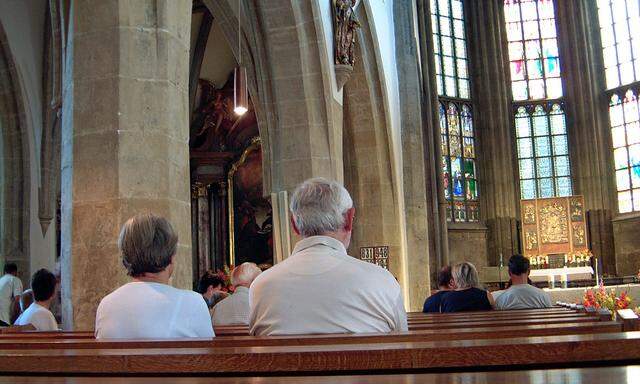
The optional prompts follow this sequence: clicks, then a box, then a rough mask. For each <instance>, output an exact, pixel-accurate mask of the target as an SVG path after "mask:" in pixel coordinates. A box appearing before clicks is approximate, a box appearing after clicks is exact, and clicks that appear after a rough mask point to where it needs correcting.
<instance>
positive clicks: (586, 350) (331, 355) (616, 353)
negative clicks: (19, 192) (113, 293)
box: [0, 332, 640, 375]
mask: <svg viewBox="0 0 640 384" xmlns="http://www.w3.org/2000/svg"><path fill="white" fill-rule="evenodd" d="M629 363H637V364H640V332H627V333H601V334H594V335H567V336H543V337H522V338H501V339H493V340H489V339H481V340H460V341H436V342H398V343H358V344H343V345H335V344H327V345H303V346H262V347H216V348H211V347H210V348H134V349H125V348H122V349H73V348H70V349H63V350H55V349H16V350H8V349H7V350H0V372H3V373H4V374H13V373H34V372H37V373H41V374H61V375H68V374H79V375H93V374H107V375H109V374H111V375H113V374H115V375H118V374H123V373H126V374H154V375H171V374H218V373H225V374H232V375H238V374H243V375H244V374H253V375H256V374H264V373H282V374H303V373H311V372H323V374H327V373H334V374H335V373H340V374H346V373H350V372H371V373H384V372H386V371H398V370H403V371H406V370H451V369H464V368H467V369H468V368H470V367H475V368H476V369H489V368H492V369H495V368H501V369H504V368H505V367H518V368H527V367H530V366H540V365H545V366H562V365H566V364H580V365H581V366H590V365H594V364H629Z"/></svg>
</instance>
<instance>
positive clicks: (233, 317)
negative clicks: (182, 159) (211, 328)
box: [211, 263, 262, 325]
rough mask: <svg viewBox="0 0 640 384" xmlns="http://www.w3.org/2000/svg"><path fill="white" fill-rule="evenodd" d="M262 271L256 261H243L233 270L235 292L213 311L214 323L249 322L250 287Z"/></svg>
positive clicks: (212, 318)
mask: <svg viewBox="0 0 640 384" xmlns="http://www.w3.org/2000/svg"><path fill="white" fill-rule="evenodd" d="M261 272H262V271H261V270H260V268H258V266H257V265H255V264H254V263H242V264H240V265H239V266H237V267H236V268H234V270H233V272H231V285H233V287H234V290H233V294H232V295H230V296H228V297H227V298H225V299H223V300H222V301H220V302H219V303H218V304H216V305H215V306H214V307H213V310H212V311H211V321H212V322H213V325H230V324H244V325H247V324H249V287H250V286H251V283H252V282H253V280H254V279H255V278H256V277H258V275H259V274H260V273H261Z"/></svg>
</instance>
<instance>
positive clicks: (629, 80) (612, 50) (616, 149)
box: [598, 0, 640, 213]
mask: <svg viewBox="0 0 640 384" xmlns="http://www.w3.org/2000/svg"><path fill="white" fill-rule="evenodd" d="M639 3H640V2H639V1H638V0H616V1H610V0H598V21H599V23H600V39H601V42H602V58H603V62H604V67H605V80H606V84H607V95H608V96H609V123H610V127H611V140H612V144H613V158H614V167H615V175H616V190H617V200H618V211H619V212H620V213H627V212H632V211H640V122H639V120H640V116H639V113H638V109H639V107H638V92H639V90H640V9H639V8H640V4H639Z"/></svg>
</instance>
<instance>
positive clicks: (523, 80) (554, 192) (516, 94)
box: [504, 0, 573, 199]
mask: <svg viewBox="0 0 640 384" xmlns="http://www.w3.org/2000/svg"><path fill="white" fill-rule="evenodd" d="M504 15H505V22H506V27H507V28H506V29H507V39H508V44H509V64H510V69H511V71H510V72H511V91H512V95H513V103H514V121H515V131H516V138H517V139H516V140H517V152H518V169H519V174H520V197H521V198H522V199H533V198H540V197H553V196H568V195H571V194H572V189H573V188H572V182H571V166H570V162H569V147H568V144H567V141H568V140H567V129H566V124H565V113H564V108H563V100H562V97H563V92H562V78H561V70H560V56H559V53H558V41H557V34H556V22H555V11H554V3H553V0H505V1H504Z"/></svg>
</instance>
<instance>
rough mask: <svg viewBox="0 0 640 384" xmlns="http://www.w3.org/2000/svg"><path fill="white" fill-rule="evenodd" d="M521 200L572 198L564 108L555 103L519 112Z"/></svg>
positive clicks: (517, 119) (522, 108) (518, 139)
mask: <svg viewBox="0 0 640 384" xmlns="http://www.w3.org/2000/svg"><path fill="white" fill-rule="evenodd" d="M515 120H516V136H517V152H518V168H519V170H520V196H521V197H522V198H523V199H534V198H538V197H553V196H569V195H571V192H572V188H571V167H570V163H569V145H568V143H567V128H566V125H565V115H564V110H563V109H562V106H561V105H560V104H558V103H554V104H551V105H549V106H548V108H545V106H543V105H535V106H528V107H527V106H520V107H518V108H517V110H516V115H515Z"/></svg>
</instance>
